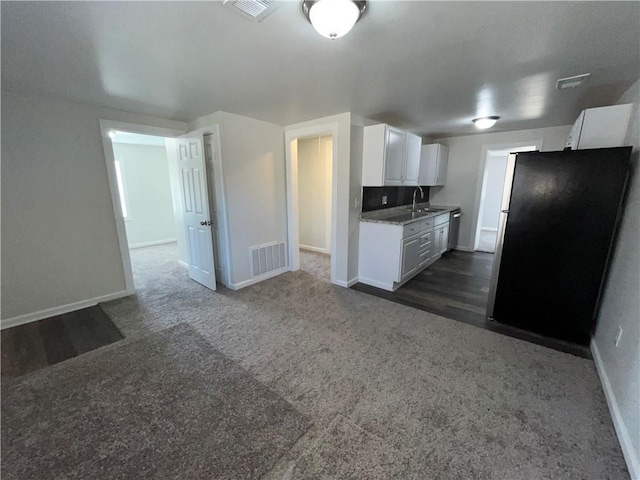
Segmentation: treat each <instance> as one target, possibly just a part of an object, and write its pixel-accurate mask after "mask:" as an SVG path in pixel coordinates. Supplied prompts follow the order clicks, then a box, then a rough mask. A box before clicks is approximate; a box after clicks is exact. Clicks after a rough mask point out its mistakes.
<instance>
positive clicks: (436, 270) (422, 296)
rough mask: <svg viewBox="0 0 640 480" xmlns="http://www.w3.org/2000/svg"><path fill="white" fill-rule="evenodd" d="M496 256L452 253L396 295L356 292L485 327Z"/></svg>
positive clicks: (361, 287) (366, 289)
mask: <svg viewBox="0 0 640 480" xmlns="http://www.w3.org/2000/svg"><path fill="white" fill-rule="evenodd" d="M492 266H493V254H491V253H483V252H462V251H459V250H452V251H450V252H447V253H446V254H444V255H443V256H442V258H441V259H440V260H438V261H437V262H435V263H434V264H433V265H431V266H430V267H428V268H426V269H425V270H423V271H422V272H420V273H419V274H418V275H416V276H415V277H413V278H412V279H411V280H409V281H408V282H407V283H405V284H404V285H403V286H402V287H400V288H399V289H398V290H396V291H395V292H388V291H386V290H382V289H380V288H376V287H371V286H369V285H364V284H362V283H358V284H356V285H354V287H353V288H355V289H356V290H359V291H361V292H365V293H371V294H373V295H375V296H377V297H382V298H386V299H387V300H391V301H392V302H397V303H402V304H404V305H408V306H410V307H414V308H419V309H420V310H425V311H427V312H431V313H437V314H438V315H442V316H443V317H447V318H453V319H454V320H460V321H462V322H466V323H473V324H475V325H479V326H480V325H484V323H485V314H486V312H487V298H488V295H489V284H490V282H491V268H492Z"/></svg>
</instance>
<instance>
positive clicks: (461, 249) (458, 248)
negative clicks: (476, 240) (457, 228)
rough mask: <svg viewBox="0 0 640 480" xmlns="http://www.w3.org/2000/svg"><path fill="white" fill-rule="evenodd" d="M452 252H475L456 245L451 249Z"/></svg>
mask: <svg viewBox="0 0 640 480" xmlns="http://www.w3.org/2000/svg"><path fill="white" fill-rule="evenodd" d="M453 250H460V251H461V252H475V249H474V248H471V247H463V246H462V245H456V246H455V247H453Z"/></svg>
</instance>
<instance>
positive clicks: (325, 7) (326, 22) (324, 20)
mask: <svg viewBox="0 0 640 480" xmlns="http://www.w3.org/2000/svg"><path fill="white" fill-rule="evenodd" d="M366 9H367V2H366V0H365V1H356V0H305V1H304V2H302V13H303V14H304V16H305V17H307V20H309V22H310V23H311V25H313V28H315V29H316V32H318V33H319V34H320V35H322V36H323V37H326V38H330V39H331V40H335V39H336V38H340V37H343V36H344V35H346V34H347V33H349V32H350V31H351V29H352V28H353V26H354V25H355V24H356V22H357V21H358V20H360V17H362V14H363V13H364V11H365V10H366Z"/></svg>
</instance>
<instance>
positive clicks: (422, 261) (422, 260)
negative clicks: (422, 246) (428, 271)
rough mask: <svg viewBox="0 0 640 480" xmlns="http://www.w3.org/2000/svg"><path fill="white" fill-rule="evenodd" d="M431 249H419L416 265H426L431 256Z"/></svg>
mask: <svg viewBox="0 0 640 480" xmlns="http://www.w3.org/2000/svg"><path fill="white" fill-rule="evenodd" d="M432 254H433V251H432V249H431V248H429V249H427V250H425V251H422V250H421V251H420V254H419V256H418V267H422V266H424V265H426V264H427V263H429V260H431V257H432V256H433V255H432Z"/></svg>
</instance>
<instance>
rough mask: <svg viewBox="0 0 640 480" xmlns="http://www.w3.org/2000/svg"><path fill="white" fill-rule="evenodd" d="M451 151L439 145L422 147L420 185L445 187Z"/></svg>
mask: <svg viewBox="0 0 640 480" xmlns="http://www.w3.org/2000/svg"><path fill="white" fill-rule="evenodd" d="M448 162H449V149H448V148H447V147H445V146H444V145H440V144H439V143H433V144H431V145H423V146H422V154H421V157H420V175H419V178H418V182H419V184H420V185H426V186H429V187H435V186H443V185H444V184H445V182H446V180H447V164H448Z"/></svg>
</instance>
